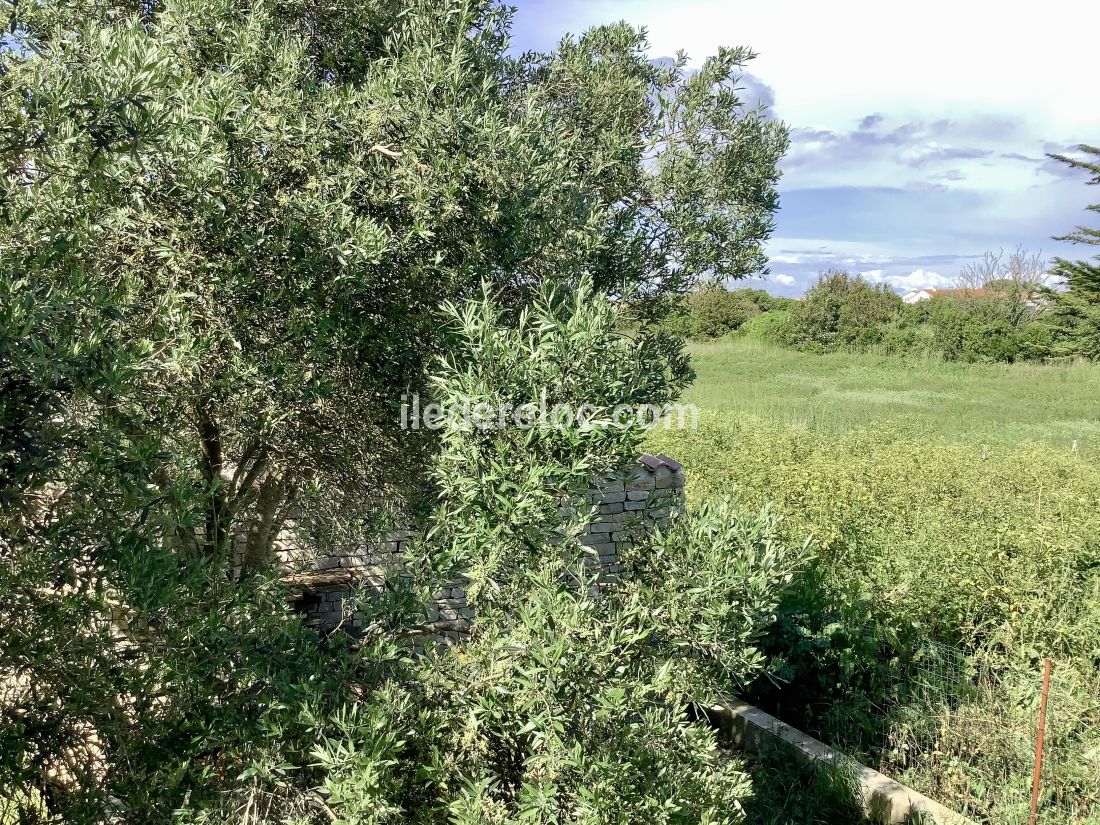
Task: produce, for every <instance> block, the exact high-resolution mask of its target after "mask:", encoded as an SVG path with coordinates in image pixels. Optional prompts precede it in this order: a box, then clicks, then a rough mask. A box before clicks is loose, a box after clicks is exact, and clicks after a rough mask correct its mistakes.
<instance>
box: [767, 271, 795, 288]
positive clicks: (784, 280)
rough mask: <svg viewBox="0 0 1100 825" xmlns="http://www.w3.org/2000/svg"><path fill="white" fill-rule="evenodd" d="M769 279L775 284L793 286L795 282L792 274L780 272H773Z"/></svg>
mask: <svg viewBox="0 0 1100 825" xmlns="http://www.w3.org/2000/svg"><path fill="white" fill-rule="evenodd" d="M771 279H772V280H773V281H775V282H776V283H777V284H783V286H794V283H795V281H794V276H793V275H785V274H783V273H782V272H777V273H774V274H773V275H772V276H771Z"/></svg>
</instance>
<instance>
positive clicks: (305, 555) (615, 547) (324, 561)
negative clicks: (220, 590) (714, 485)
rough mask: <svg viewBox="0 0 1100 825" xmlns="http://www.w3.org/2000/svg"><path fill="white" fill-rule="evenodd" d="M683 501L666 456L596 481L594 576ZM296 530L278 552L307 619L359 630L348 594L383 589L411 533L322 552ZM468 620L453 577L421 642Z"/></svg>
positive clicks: (590, 540) (450, 636)
mask: <svg viewBox="0 0 1100 825" xmlns="http://www.w3.org/2000/svg"><path fill="white" fill-rule="evenodd" d="M683 501H684V472H683V470H682V469H681V467H680V465H679V464H678V463H677V462H675V461H673V460H672V459H670V458H668V457H667V456H663V455H657V456H652V455H643V456H641V458H639V459H638V462H637V464H636V466H634V467H633V468H632V469H631V470H629V471H628V472H626V473H625V474H622V475H616V476H610V477H606V478H596V479H593V481H592V486H591V487H590V489H589V493H588V497H587V501H586V502H585V503H586V504H587V505H588V508H589V513H590V514H591V518H590V520H588V521H587V522H586V523H585V525H584V528H583V531H582V535H581V538H580V541H581V543H582V544H583V545H586V546H587V547H590V548H591V550H592V557H591V563H592V564H593V565H594V566H595V567H596V568H597V572H598V575H599V580H600V581H601V582H608V581H611V580H613V579H614V578H615V577H617V576H618V575H619V574H620V573H621V570H622V568H621V566H620V563H619V551H620V550H621V549H622V548H623V547H624V546H626V545H628V544H630V543H633V542H635V541H637V540H638V539H639V538H640V536H642V535H644V534H645V532H647V531H649V530H651V529H652V528H653V527H654V526H655V525H659V524H662V523H663V522H664V521H666V520H667V519H668V518H669V516H670V515H672V514H673V513H675V512H678V511H681V510H682V509H683V506H684V504H683ZM560 504H561V508H560V513H561V515H562V519H563V521H564V520H566V519H568V518H570V517H571V516H572V514H573V511H572V509H571V507H570V505H569V504H568V503H566V502H561V503H560ZM296 535H297V525H296V523H295V522H294V520H290V521H289V522H288V524H287V526H286V528H285V529H284V530H283V531H282V532H281V533H280V536H279V541H278V542H277V545H276V551H277V552H278V553H279V558H280V562H281V563H282V564H283V565H284V566H285V568H286V569H287V570H288V571H290V572H288V574H287V575H286V576H285V577H284V581H285V582H286V583H287V584H288V585H290V587H291V591H292V593H293V594H294V598H295V602H296V605H297V607H298V609H299V610H300V611H301V612H302V614H303V615H304V617H305V621H306V623H307V624H309V625H310V626H311V627H314V628H316V629H317V630H318V631H320V632H322V633H332V632H334V631H336V630H338V629H343V630H346V631H348V632H350V633H352V634H355V633H357V632H358V631H360V630H361V629H362V617H361V615H359V614H358V613H357V612H356V611H355V610H354V609H353V602H354V600H353V599H352V598H351V596H352V594H353V593H357V595H358V597H359V599H362V598H365V597H366V598H370V597H371V596H372V595H375V594H378V593H380V592H381V591H382V588H383V587H384V586H385V579H386V576H387V573H388V571H393V570H395V569H397V568H399V566H400V564H401V559H402V557H403V553H404V550H405V543H406V542H407V541H408V540H409V537H410V534H409V533H408V532H407V531H400V530H399V531H395V532H393V533H391V534H390V535H389V536H387V537H386V538H385V539H384V540H382V541H379V542H375V543H364V544H361V545H349V546H344V547H339V548H328V549H327V550H326V551H325V552H324V553H323V554H321V555H315V554H313V553H312V552H311V551H307V550H303V549H301V547H300V546H299V542H297V541H296V539H295V538H294V537H295V536H296ZM473 620H474V614H473V610H472V609H471V608H470V606H469V604H468V603H467V601H466V591H465V588H464V586H463V583H462V582H454V583H452V584H451V585H449V586H448V587H445V588H443V590H441V591H440V592H439V593H437V594H436V595H435V598H434V599H433V601H432V603H431V604H430V605H428V609H427V621H428V630H429V635H428V636H427V637H426V638H425V639H423V640H422V641H423V642H424V643H432V642H437V643H444V644H446V643H451V642H454V641H457V640H459V639H461V638H462V636H463V635H464V634H465V633H466V632H468V630H469V627H470V623H471V622H472V621H473Z"/></svg>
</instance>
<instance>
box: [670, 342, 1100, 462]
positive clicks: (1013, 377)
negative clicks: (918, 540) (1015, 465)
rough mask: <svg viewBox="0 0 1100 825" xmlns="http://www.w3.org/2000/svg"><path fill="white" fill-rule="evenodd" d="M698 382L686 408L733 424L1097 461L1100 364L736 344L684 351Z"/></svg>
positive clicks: (686, 397)
mask: <svg viewBox="0 0 1100 825" xmlns="http://www.w3.org/2000/svg"><path fill="white" fill-rule="evenodd" d="M690 352H691V354H692V366H693V368H694V369H695V371H696V373H697V374H698V378H697V379H696V380H695V382H694V383H693V384H692V385H691V386H690V387H689V388H688V389H687V391H686V392H685V394H684V396H683V400H684V401H685V402H689V403H694V404H696V405H697V406H698V407H699V408H700V409H702V410H705V411H709V412H715V413H719V414H721V415H722V416H723V417H725V418H728V419H730V420H736V419H738V418H740V417H742V416H750V417H754V418H757V419H760V420H761V421H764V422H767V423H769V424H771V425H773V426H775V427H776V428H778V429H788V428H789V429H803V430H808V431H810V432H811V433H819V434H821V435H822V436H824V437H832V436H834V435H837V434H840V433H844V432H847V431H849V430H852V429H860V428H871V427H873V428H876V429H879V430H882V431H884V432H887V433H892V434H894V435H895V436H896V437H899V438H906V439H909V440H912V441H921V440H924V439H931V440H936V441H938V440H946V441H958V442H965V443H970V444H974V445H976V446H980V445H991V446H1012V445H1019V444H1023V443H1025V442H1042V443H1043V444H1044V445H1045V446H1046V449H1047V450H1048V451H1049V452H1051V453H1052V454H1058V455H1069V454H1070V453H1071V452H1072V449H1073V443H1074V442H1075V441H1076V442H1077V448H1078V453H1079V455H1080V456H1081V458H1082V459H1084V460H1086V461H1088V460H1092V461H1095V460H1096V459H1097V458H1098V457H1100V408H1098V406H1097V399H1098V398H1100V366H1098V365H1096V364H1091V363H1086V362H1077V363H1069V364H1057V365H1049V366H1044V365H1038V364H958V363H950V362H945V361H943V360H941V359H938V358H925V359H914V358H901V357H896V356H889V355H875V354H870V353H868V354H862V355H857V354H851V353H830V354H826V355H815V354H812V353H803V352H796V351H793V350H790V349H785V348H783V347H780V346H777V345H774V344H769V343H766V342H763V341H761V340H759V339H757V338H755V337H744V338H742V337H735V338H733V339H730V340H726V341H720V342H716V343H703V342H696V343H693V344H692V345H691V347H690Z"/></svg>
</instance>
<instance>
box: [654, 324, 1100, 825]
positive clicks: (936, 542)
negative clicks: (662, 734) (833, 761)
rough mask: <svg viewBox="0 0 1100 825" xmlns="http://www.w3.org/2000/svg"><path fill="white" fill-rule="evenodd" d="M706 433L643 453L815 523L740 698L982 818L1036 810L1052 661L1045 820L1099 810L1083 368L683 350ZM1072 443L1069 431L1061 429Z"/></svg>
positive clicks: (1097, 569) (703, 491)
mask: <svg viewBox="0 0 1100 825" xmlns="http://www.w3.org/2000/svg"><path fill="white" fill-rule="evenodd" d="M693 354H694V355H695V366H696V369H697V371H698V375H699V377H698V380H697V381H696V383H695V385H694V387H693V388H692V389H691V390H690V391H689V392H688V394H687V396H686V397H687V398H688V400H692V401H694V402H696V403H697V404H699V405H700V406H701V407H702V408H703V413H702V415H701V418H700V426H699V428H698V429H697V430H695V431H690V430H684V431H671V430H669V431H665V430H657V431H653V432H651V434H650V438H649V441H648V446H649V448H650V449H653V450H658V451H661V452H664V453H666V454H668V455H672V456H675V457H676V458H677V459H678V460H681V461H683V463H684V465H685V469H686V470H687V472H688V489H689V498H690V499H692V500H694V501H697V502H698V501H705V500H708V499H710V498H712V497H719V496H725V495H729V494H730V493H731V492H734V491H736V493H737V494H738V495H739V496H740V497H741V498H742V500H744V501H745V502H746V503H747V504H748V505H749V506H755V505H757V504H759V503H762V502H769V503H770V505H771V506H772V507H774V508H775V511H776V513H777V514H778V515H780V516H782V517H783V518H784V524H785V525H786V530H787V531H788V535H789V536H798V537H801V536H803V535H807V534H810V535H813V536H815V537H816V539H817V560H816V562H815V564H814V565H813V567H812V570H811V574H810V575H809V576H806V577H801V578H800V579H799V580H798V583H797V584H798V587H797V592H796V593H795V595H794V596H793V597H792V598H791V599H790V600H789V601H788V602H787V603H786V604H785V605H784V607H783V609H782V610H781V615H782V616H783V617H784V618H783V619H782V621H781V622H780V625H779V629H778V631H777V632H776V633H775V635H774V636H772V637H771V639H770V642H769V645H768V646H767V649H768V650H770V651H772V652H774V653H776V654H779V655H782V656H784V657H786V662H787V664H786V668H785V669H784V670H783V671H781V672H782V675H783V677H784V679H785V680H786V681H784V682H781V683H780V686H779V687H778V688H774V689H773V688H770V687H768V683H758V684H757V685H756V686H754V687H753V688H752V689H751V690H750V692H749V695H750V696H751V697H752V698H753V699H755V700H756V701H758V702H761V703H762V704H764V705H765V706H768V707H771V708H773V709H776V710H778V712H779V713H780V715H781V716H785V717H786V719H787V720H788V721H790V722H792V723H793V724H795V725H797V726H800V727H802V728H804V729H807V730H810V731H813V732H816V733H818V734H820V735H821V736H822V738H824V739H825V740H826V741H829V742H830V743H831V744H834V745H836V746H838V747H841V748H846V749H848V750H850V751H851V752H853V753H854V754H856V755H860V756H863V757H864V758H865V759H866V760H869V761H870V762H871V763H872V764H876V765H878V766H880V767H881V768H882V769H883V770H884V771H886V772H887V773H891V774H893V775H895V776H896V777H897V778H899V779H901V780H902V781H906V782H908V783H909V784H912V785H914V786H915V787H917V788H918V789H919V790H922V791H924V792H925V793H927V794H928V795H930V796H932V797H933V798H936V799H938V800H940V801H942V802H944V803H945V804H948V805H951V806H954V807H955V808H957V809H959V810H960V811H964V812H968V813H969V814H971V815H972V816H975V818H977V819H979V821H989V822H993V823H1010V822H1017V821H1020V819H1021V817H1023V816H1026V810H1027V800H1028V791H1029V786H1030V770H1031V762H1032V759H1033V748H1034V724H1035V707H1036V702H1037V695H1038V688H1039V674H1040V671H1041V660H1042V658H1043V657H1044V656H1051V657H1053V658H1054V660H1055V662H1056V667H1057V674H1058V676H1057V678H1056V680H1055V692H1054V698H1053V699H1052V702H1054V703H1056V704H1059V705H1060V706H1061V707H1062V711H1061V712H1054V713H1053V715H1052V718H1051V723H1050V732H1049V734H1048V735H1049V736H1050V739H1049V742H1050V743H1051V744H1050V751H1049V754H1048V759H1049V761H1048V767H1047V771H1046V774H1045V777H1044V782H1045V788H1046V796H1045V797H1044V808H1043V814H1042V819H1041V821H1043V822H1048V823H1052V824H1053V823H1066V822H1075V823H1086V822H1088V823H1092V822H1094V821H1095V817H1096V816H1097V815H1098V814H1100V798H1098V797H1097V789H1098V788H1100V784H1098V783H1097V781H1096V779H1097V777H1100V737H1098V733H1097V732H1098V731H1100V690H1098V688H1097V685H1100V647H1098V642H1097V640H1100V544H1098V542H1097V537H1098V536H1100V465H1098V463H1097V455H1098V450H1100V441H1098V439H1097V437H1096V436H1097V429H1096V428H1097V427H1098V426H1100V424H1098V422H1097V421H1096V419H1095V415H1096V413H1095V399H1096V398H1098V397H1100V389H1098V387H1100V383H1098V382H1100V367H1097V366H1095V365H1091V364H1088V365H1086V364H1081V365H1076V366H1051V367H1039V366H1034V365H1013V366H996V365H962V364H945V363H942V362H938V361H926V362H920V361H915V360H913V359H901V358H890V357H884V356H871V355H853V354H832V355H824V356H820V355H814V354H808V353H795V352H791V351H789V350H783V349H778V348H776V347H771V346H766V345H762V344H760V343H759V342H752V341H746V340H738V339H734V340H732V341H729V342H723V343H720V344H713V345H697V346H695V347H694V349H693ZM1072 439H1078V440H1079V451H1078V452H1077V453H1074V452H1072V451H1071V449H1070V445H1071V441H1072Z"/></svg>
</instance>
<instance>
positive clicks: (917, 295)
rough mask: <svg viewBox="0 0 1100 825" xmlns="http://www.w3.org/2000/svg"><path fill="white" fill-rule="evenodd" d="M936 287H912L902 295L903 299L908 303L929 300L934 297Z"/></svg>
mask: <svg viewBox="0 0 1100 825" xmlns="http://www.w3.org/2000/svg"><path fill="white" fill-rule="evenodd" d="M933 292H935V290H934V289H911V290H909V291H908V292H906V293H905V294H904V295H902V296H901V300H903V301H905V303H907V304H919V303H920V302H921V301H927V300H929V299H930V298H931V297H932V293H933Z"/></svg>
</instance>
